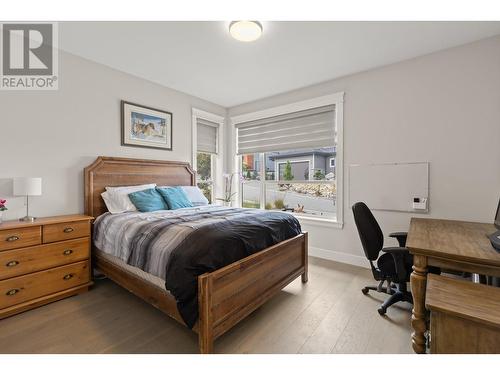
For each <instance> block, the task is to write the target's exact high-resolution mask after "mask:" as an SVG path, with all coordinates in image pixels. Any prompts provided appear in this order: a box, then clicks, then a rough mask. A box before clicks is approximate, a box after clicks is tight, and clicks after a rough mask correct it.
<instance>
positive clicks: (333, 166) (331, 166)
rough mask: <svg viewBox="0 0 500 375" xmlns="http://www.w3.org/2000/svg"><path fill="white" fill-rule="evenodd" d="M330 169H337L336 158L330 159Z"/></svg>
mask: <svg viewBox="0 0 500 375" xmlns="http://www.w3.org/2000/svg"><path fill="white" fill-rule="evenodd" d="M332 161H333V165H332ZM330 168H335V158H331V159H330Z"/></svg>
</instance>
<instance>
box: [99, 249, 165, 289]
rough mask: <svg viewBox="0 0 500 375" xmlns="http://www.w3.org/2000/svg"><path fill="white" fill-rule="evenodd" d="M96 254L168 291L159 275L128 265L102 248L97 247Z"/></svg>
mask: <svg viewBox="0 0 500 375" xmlns="http://www.w3.org/2000/svg"><path fill="white" fill-rule="evenodd" d="M94 254H95V255H97V256H99V257H101V258H104V259H105V260H106V261H108V262H109V263H111V264H113V265H114V266H117V267H119V268H121V269H124V270H125V271H127V272H130V273H131V274H133V275H135V276H137V277H139V278H140V279H141V280H143V281H146V282H148V283H149V284H153V285H154V286H157V287H158V288H160V289H163V290H164V291H165V292H166V293H168V292H167V291H166V290H165V280H163V279H161V278H159V277H158V276H155V275H152V274H150V273H147V272H144V271H143V270H141V269H140V268H137V267H134V266H131V265H128V264H127V263H125V262H124V261H123V260H121V259H120V258H117V257H115V256H113V255H110V254H107V253H105V252H104V251H100V250H97V249H95V250H94Z"/></svg>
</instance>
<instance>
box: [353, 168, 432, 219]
mask: <svg viewBox="0 0 500 375" xmlns="http://www.w3.org/2000/svg"><path fill="white" fill-rule="evenodd" d="M414 197H418V198H427V209H426V210H415V209H413V198H414ZM429 201H430V200H429V163H428V162H416V163H386V164H367V165H359V164H353V165H350V166H349V203H350V206H351V207H352V205H353V204H354V203H356V202H365V203H366V204H367V205H368V207H369V208H370V209H373V210H388V211H404V212H428V210H429Z"/></svg>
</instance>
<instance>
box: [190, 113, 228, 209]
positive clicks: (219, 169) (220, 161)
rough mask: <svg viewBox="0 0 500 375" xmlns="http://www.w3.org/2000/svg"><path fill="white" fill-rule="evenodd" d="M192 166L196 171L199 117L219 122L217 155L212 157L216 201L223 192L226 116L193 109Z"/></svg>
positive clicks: (213, 196) (213, 194)
mask: <svg viewBox="0 0 500 375" xmlns="http://www.w3.org/2000/svg"><path fill="white" fill-rule="evenodd" d="M191 116H192V117H191V153H192V156H191V166H192V167H193V169H194V170H195V171H196V170H197V169H198V165H197V162H196V154H197V153H198V150H197V147H196V145H197V144H198V137H197V132H198V131H197V122H198V119H203V120H207V121H211V122H214V123H216V124H218V125H219V126H218V129H217V145H216V146H217V155H216V156H215V157H214V158H212V171H213V173H214V174H215V176H214V178H213V186H212V202H215V199H216V197H221V196H222V193H223V186H222V175H223V173H224V172H223V171H224V170H223V168H224V117H223V116H219V115H216V114H215V113H211V112H207V111H203V110H201V109H198V108H192V109H191Z"/></svg>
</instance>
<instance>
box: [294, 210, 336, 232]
mask: <svg viewBox="0 0 500 375" xmlns="http://www.w3.org/2000/svg"><path fill="white" fill-rule="evenodd" d="M291 214H292V215H293V216H295V217H296V218H297V219H298V220H299V221H300V222H301V223H302V222H304V224H306V225H314V226H319V227H325V228H337V229H342V228H343V227H344V223H342V222H340V221H337V220H336V219H326V218H318V217H310V216H304V215H298V214H296V213H291Z"/></svg>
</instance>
